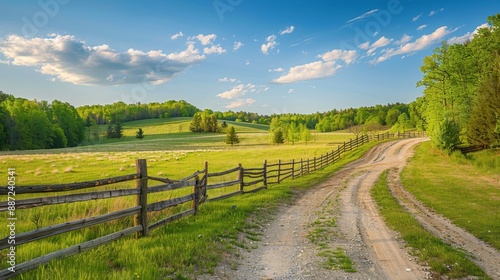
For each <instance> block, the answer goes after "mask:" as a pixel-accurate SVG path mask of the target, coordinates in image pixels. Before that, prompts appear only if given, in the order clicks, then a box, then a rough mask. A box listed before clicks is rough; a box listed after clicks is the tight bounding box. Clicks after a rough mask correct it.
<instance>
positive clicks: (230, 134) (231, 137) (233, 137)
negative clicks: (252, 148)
mask: <svg viewBox="0 0 500 280" xmlns="http://www.w3.org/2000/svg"><path fill="white" fill-rule="evenodd" d="M238 143H240V139H239V138H238V135H237V134H236V130H235V129H234V126H230V127H229V129H228V130H227V134H226V144H231V146H232V145H233V144H238Z"/></svg>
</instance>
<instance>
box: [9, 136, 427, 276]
mask: <svg viewBox="0 0 500 280" xmlns="http://www.w3.org/2000/svg"><path fill="white" fill-rule="evenodd" d="M423 136H425V134H422V133H415V132H407V133H401V134H389V133H385V134H379V135H375V136H371V137H369V136H368V135H363V136H360V137H356V138H355V139H351V140H350V141H347V142H344V143H343V144H342V145H339V146H338V147H337V149H334V150H332V151H331V152H329V153H326V154H324V155H321V156H319V157H314V158H312V159H309V158H308V159H300V160H291V161H281V160H278V162H277V163H271V164H269V163H268V162H267V160H265V161H264V163H263V165H262V167H252V168H243V167H242V165H241V164H239V165H238V166H237V167H234V168H231V169H229V170H225V171H218V172H210V173H209V166H208V162H205V166H204V169H203V170H201V171H196V172H194V173H193V174H191V175H189V176H187V177H186V178H183V179H181V180H170V179H168V178H159V177H154V176H149V175H148V173H147V164H146V160H145V159H138V160H137V161H136V173H135V174H129V175H125V176H119V177H113V178H106V179H99V180H95V181H87V182H79V183H70V184H59V185H38V186H23V187H18V188H16V194H40V193H44V194H45V193H59V192H65V191H74V190H79V191H81V190H84V191H88V192H83V193H77V194H65V195H55V196H49V197H40V198H30V199H23V200H17V201H16V210H17V209H27V208H34V207H43V206H47V205H55V204H62V203H77V202H83V201H94V200H99V199H113V198H117V197H124V196H135V197H136V200H135V206H134V207H130V208H127V209H122V210H119V211H115V212H110V213H106V214H103V215H99V216H94V217H90V218H84V219H80V220H74V221H68V222H65V223H61V224H56V225H51V226H48V227H44V228H40V229H36V230H33V231H28V232H23V233H19V234H17V235H16V246H19V245H23V244H27V243H30V242H34V241H37V240H41V239H44V238H48V237H51V236H55V235H59V234H63V233H67V232H70V231H74V230H79V229H83V228H87V227H90V226H95V225H98V224H103V223H107V222H111V221H115V220H118V219H122V218H125V217H130V216H134V226H133V227H129V228H126V229H123V230H120V231H118V232H114V233H111V234H108V235H105V236H102V237H98V238H96V239H93V240H89V241H86V242H84V243H81V244H78V245H75V246H72V247H69V248H66V249H62V250H58V251H55V252H52V253H49V254H47V255H44V256H41V257H38V258H34V259H31V260H29V261H26V262H24V263H21V264H16V269H15V272H11V271H10V270H8V269H3V270H0V279H7V278H10V277H13V276H15V275H18V274H20V273H24V272H26V271H29V270H32V269H35V268H36V267H38V266H39V265H42V264H46V263H48V262H49V261H50V260H52V259H55V258H60V257H65V256H71V255H74V254H78V253H81V252H83V251H86V250H89V249H91V248H94V247H97V246H100V245H103V244H106V243H109V242H112V241H114V240H117V239H119V238H121V237H124V236H129V235H132V234H138V235H140V236H147V235H148V233H149V231H150V230H153V229H155V228H158V227H160V226H163V225H165V224H167V223H170V222H173V221H175V220H178V219H181V218H184V217H187V216H190V215H196V214H197V213H198V209H199V206H200V205H201V204H202V203H204V202H206V201H215V200H221V199H227V198H230V197H233V196H236V195H240V194H244V193H251V192H256V191H260V190H262V189H266V188H267V187H268V186H269V185H271V184H280V183H281V182H283V180H287V179H289V178H292V179H294V178H297V177H301V176H305V175H307V174H310V173H312V172H315V171H317V170H320V169H322V168H325V167H326V166H328V165H330V164H332V163H335V162H337V161H338V160H339V159H340V158H341V156H342V154H344V153H346V152H349V151H352V150H354V149H356V148H358V147H359V146H361V145H364V144H366V143H368V142H370V141H380V140H384V139H389V138H411V137H423ZM231 176H234V178H233V179H231V180H227V177H231ZM149 180H153V181H158V182H162V183H163V184H161V185H156V186H151V187H149V186H148V181H149ZM127 181H135V188H129V189H117V190H100V191H92V190H93V189H95V188H97V187H102V186H106V185H111V184H116V183H120V182H127ZM186 188H192V191H191V192H189V193H188V194H186V192H184V194H183V195H180V196H178V197H174V198H170V199H166V200H161V201H156V202H154V203H148V196H150V195H152V194H154V193H159V192H168V191H173V190H180V189H186ZM215 190H217V191H224V192H225V193H223V194H221V195H218V196H214V197H209V191H210V194H211V193H213V192H215ZM7 191H8V189H7V188H6V187H4V188H2V189H0V194H7ZM189 202H191V206H190V209H188V210H184V211H182V212H179V213H175V214H172V215H170V216H167V217H166V218H163V219H160V220H158V221H154V222H152V223H149V221H148V215H147V214H148V213H149V212H158V211H164V210H165V209H169V208H173V207H176V206H178V205H185V204H186V203H189ZM9 206H10V205H9V204H8V202H0V212H2V211H7V210H9ZM8 238H9V236H7V237H5V238H3V239H0V250H1V249H5V248H8V247H10V246H11V245H8Z"/></svg>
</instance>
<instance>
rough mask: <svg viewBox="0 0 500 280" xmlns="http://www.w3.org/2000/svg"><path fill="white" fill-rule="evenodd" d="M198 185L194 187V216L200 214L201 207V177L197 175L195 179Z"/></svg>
mask: <svg viewBox="0 0 500 280" xmlns="http://www.w3.org/2000/svg"><path fill="white" fill-rule="evenodd" d="M195 180H196V183H195V184H194V187H193V193H194V200H193V206H192V207H193V209H194V215H196V214H198V206H200V190H201V186H200V177H199V176H198V175H196V177H195Z"/></svg>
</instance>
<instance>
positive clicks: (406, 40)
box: [394, 34, 413, 45]
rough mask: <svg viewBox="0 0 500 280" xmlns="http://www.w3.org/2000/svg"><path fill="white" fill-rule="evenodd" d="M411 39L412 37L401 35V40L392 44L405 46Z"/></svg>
mask: <svg viewBox="0 0 500 280" xmlns="http://www.w3.org/2000/svg"><path fill="white" fill-rule="evenodd" d="M411 38H413V37H412V36H408V35H406V34H403V37H401V39H399V40H397V41H395V42H394V44H395V45H402V44H406V43H408V42H410V40H411Z"/></svg>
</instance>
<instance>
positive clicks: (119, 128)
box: [114, 122, 123, 139]
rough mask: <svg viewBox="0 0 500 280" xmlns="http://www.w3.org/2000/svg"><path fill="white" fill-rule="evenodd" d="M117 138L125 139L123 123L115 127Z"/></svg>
mask: <svg viewBox="0 0 500 280" xmlns="http://www.w3.org/2000/svg"><path fill="white" fill-rule="evenodd" d="M114 136H115V138H118V139H120V138H122V137H123V127H122V124H121V123H119V122H118V123H116V125H115V135H114Z"/></svg>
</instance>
